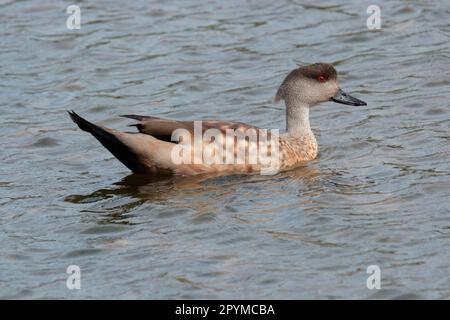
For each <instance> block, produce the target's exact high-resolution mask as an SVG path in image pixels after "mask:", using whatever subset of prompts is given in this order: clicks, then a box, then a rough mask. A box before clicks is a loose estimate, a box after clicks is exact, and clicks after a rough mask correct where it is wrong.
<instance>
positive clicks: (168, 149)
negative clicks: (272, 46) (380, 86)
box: [69, 63, 366, 175]
mask: <svg viewBox="0 0 450 320" xmlns="http://www.w3.org/2000/svg"><path fill="white" fill-rule="evenodd" d="M280 100H284V102H285V105H286V132H285V133H283V134H278V133H273V132H270V133H267V131H264V130H261V129H259V128H257V127H255V126H252V125H248V124H245V123H241V122H231V121H215V120H208V121H201V122H200V123H196V122H195V121H177V120H169V119H162V118H157V117H152V116H140V115H124V116H123V117H127V118H131V119H133V120H136V123H135V124H133V125H132V126H135V127H136V128H137V131H138V132H121V131H117V130H114V129H110V128H106V127H101V126H98V125H95V124H93V123H91V122H89V121H87V120H85V119H84V118H82V117H80V116H79V115H78V114H76V113H75V112H74V111H69V115H70V117H71V118H72V120H73V121H74V122H75V123H76V124H77V125H78V127H79V128H80V129H81V130H83V131H87V132H89V133H91V134H92V135H93V136H94V137H95V138H96V139H97V140H98V141H99V142H100V143H101V144H102V145H103V146H104V147H105V148H106V149H108V150H109V151H110V152H111V153H112V154H113V155H114V156H115V157H116V158H117V159H118V160H119V161H121V162H122V163H123V164H124V165H125V166H126V167H127V168H129V169H130V170H131V171H133V172H134V173H139V174H148V175H172V174H180V175H195V174H201V173H220V174H232V173H244V172H255V171H261V172H262V169H263V168H265V167H267V166H270V168H272V169H273V168H275V171H273V170H272V171H270V170H269V172H278V171H284V170H288V169H291V168H294V167H297V166H299V165H302V164H304V163H305V162H307V161H310V160H313V159H315V158H316V156H317V153H318V146H317V141H316V138H315V137H314V134H313V132H312V130H311V127H310V123H309V110H310V108H311V107H313V106H315V105H317V104H319V103H321V102H326V101H330V100H331V101H334V102H337V103H342V104H347V105H353V106H363V105H366V103H365V102H364V101H361V100H359V99H356V98H354V97H352V96H350V95H348V94H346V93H345V92H344V91H342V90H341V89H340V87H339V83H338V79H337V72H336V70H335V68H334V67H333V66H332V65H330V64H327V63H315V64H311V65H307V66H302V67H299V68H297V69H295V70H293V71H291V72H290V73H289V74H288V75H287V76H286V78H285V79H284V81H283V82H282V83H281V85H280V87H279V89H278V91H277V93H276V96H275V101H280ZM251 130H253V131H254V132H256V139H251V137H250V135H248V132H249V131H251ZM175 132H177V133H178V134H174V133H175ZM180 132H181V138H180ZM208 132H209V133H211V132H213V133H212V134H209V135H208ZM196 134H199V135H200V138H198V137H196ZM246 134H247V136H246ZM191 135H193V136H194V138H193V139H192V138H191ZM205 135H207V136H208V137H209V139H208V138H206V139H205ZM177 137H178V138H177ZM211 137H214V138H213V139H212V138H211ZM238 137H243V139H241V140H240V141H241V142H242V141H243V142H244V143H243V145H244V153H242V152H241V153H239V152H240V151H242V149H239V146H238V147H237V146H236V142H237V140H238ZM264 141H265V142H267V141H269V142H267V143H266V146H265V149H264V150H265V151H266V155H269V157H270V161H269V162H270V164H268V162H265V163H263V161H262V158H261V157H256V158H255V157H254V158H251V154H252V153H255V152H256V153H258V152H262V150H263V148H262V145H261V142H264ZM229 145H231V147H228V146H229ZM238 145H239V143H238ZM211 146H212V147H211ZM208 147H209V149H208ZM183 148H185V149H183ZM205 149H208V151H209V153H205ZM246 152H247V153H246ZM238 153H239V155H240V156H241V157H240V158H239V157H238ZM205 155H209V156H210V157H209V159H206V160H205ZM242 156H243V157H242ZM180 157H181V158H180ZM227 157H229V158H227ZM211 158H212V160H211ZM230 159H231V161H230ZM251 159H253V160H251ZM255 159H256V161H255Z"/></svg>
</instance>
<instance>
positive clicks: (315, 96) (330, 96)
mask: <svg viewBox="0 0 450 320" xmlns="http://www.w3.org/2000/svg"><path fill="white" fill-rule="evenodd" d="M281 99H283V100H285V101H286V103H289V102H292V103H302V104H306V105H308V106H314V105H316V104H319V103H321V102H325V101H330V100H332V101H334V102H337V103H343V104H348V105H352V106H365V105H366V103H365V102H364V101H361V100H359V99H356V98H354V97H352V96H350V95H348V94H347V93H345V92H344V91H342V90H341V89H340V88H339V83H338V79H337V72H336V69H334V67H333V66H332V65H331V64H328V63H314V64H310V65H307V66H303V67H300V68H298V69H295V70H292V71H291V72H290V73H289V74H288V75H287V76H286V78H285V79H284V81H283V83H282V84H281V86H280V88H279V89H278V92H277V95H276V96H275V101H276V102H277V101H279V100H281Z"/></svg>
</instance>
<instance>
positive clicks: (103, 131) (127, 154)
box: [68, 111, 148, 173]
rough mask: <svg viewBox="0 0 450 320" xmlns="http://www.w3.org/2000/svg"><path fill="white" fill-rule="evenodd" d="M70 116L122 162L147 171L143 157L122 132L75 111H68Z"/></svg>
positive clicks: (133, 168)
mask: <svg viewBox="0 0 450 320" xmlns="http://www.w3.org/2000/svg"><path fill="white" fill-rule="evenodd" d="M68 113H69V115H70V118H72V121H73V122H75V123H76V124H77V125H78V127H79V128H80V129H81V130H83V131H86V132H89V133H90V134H92V135H93V136H94V137H95V138H96V139H97V140H98V141H100V143H101V144H102V145H103V146H104V147H105V148H106V149H108V150H109V152H111V153H112V154H113V155H114V156H115V157H116V158H117V159H118V160H119V161H120V162H122V163H123V164H124V165H125V166H126V167H127V168H128V169H130V170H131V171H133V172H135V173H146V172H147V171H148V168H147V167H146V165H145V164H144V163H143V162H142V161H141V159H140V158H141V157H140V156H139V155H138V154H137V152H135V151H134V150H133V148H132V147H130V146H128V145H126V144H125V143H124V142H123V139H120V135H121V134H126V133H120V132H118V131H115V130H111V129H108V128H102V127H100V126H97V125H95V124H93V123H91V122H89V121H87V120H86V119H83V118H82V117H80V116H79V115H78V114H76V113H75V112H74V111H68Z"/></svg>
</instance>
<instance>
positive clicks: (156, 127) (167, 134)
mask: <svg viewBox="0 0 450 320" xmlns="http://www.w3.org/2000/svg"><path fill="white" fill-rule="evenodd" d="M122 117H126V118H130V119H134V120H137V123H135V124H132V126H135V127H136V128H137V129H138V130H139V132H140V133H143V134H148V135H151V136H153V137H155V138H157V139H159V140H163V141H167V142H174V141H172V135H173V133H174V132H175V131H176V130H177V129H185V130H187V131H188V132H189V133H190V134H191V135H194V129H195V126H196V125H197V126H201V131H202V134H204V133H205V131H206V130H209V129H216V130H219V131H220V132H221V133H222V134H223V135H226V132H227V130H228V129H229V130H233V131H242V132H245V131H246V130H248V129H255V130H257V129H258V127H255V126H252V125H249V124H246V123H242V122H233V121H215V120H201V121H198V122H197V124H196V121H177V120H170V119H163V118H157V117H152V116H140V115H130V114H129V115H122Z"/></svg>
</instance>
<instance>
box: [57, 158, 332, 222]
mask: <svg viewBox="0 0 450 320" xmlns="http://www.w3.org/2000/svg"><path fill="white" fill-rule="evenodd" d="M321 175H323V176H325V174H321V173H320V171H319V169H318V168H317V167H315V166H314V165H311V166H305V167H300V168H297V169H294V170H291V171H288V172H283V173H279V174H276V175H271V176H261V175H257V174H254V175H231V176H230V175H227V176H220V175H210V174H207V175H198V176H173V177H149V176H145V175H138V174H130V175H128V176H126V177H124V178H122V179H121V180H119V181H117V182H115V183H113V184H112V185H111V186H109V187H103V188H100V189H98V190H96V191H94V192H92V193H89V194H85V195H80V194H73V195H69V196H67V197H66V198H65V201H67V202H70V203H74V204H84V205H90V206H89V207H88V208H85V209H83V210H82V211H83V212H89V213H99V214H101V219H100V220H98V222H99V223H121V224H128V223H131V222H130V221H129V219H130V218H131V216H130V213H131V212H132V211H134V210H135V209H137V208H139V207H140V206H142V205H144V204H154V205H158V206H164V205H170V211H171V212H172V214H176V213H177V210H183V209H185V208H186V207H188V208H190V209H192V210H193V212H195V217H197V218H199V219H200V218H202V216H204V215H209V214H212V213H215V212H218V211H220V209H221V208H220V206H221V205H222V204H223V205H226V203H224V202H223V199H225V198H229V197H232V196H236V195H239V192H240V190H241V189H242V188H241V187H242V186H251V185H255V187H257V186H260V185H264V188H268V189H273V190H274V192H282V189H283V184H284V183H286V182H287V181H289V183H295V182H301V183H302V185H304V186H307V187H306V188H308V189H309V194H310V195H315V196H318V195H319V194H320V188H318V186H317V185H316V184H315V182H316V180H317V178H318V177H320V176H321ZM328 175H332V174H328ZM255 196H256V197H258V195H257V194H255ZM173 212H175V213H173Z"/></svg>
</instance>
